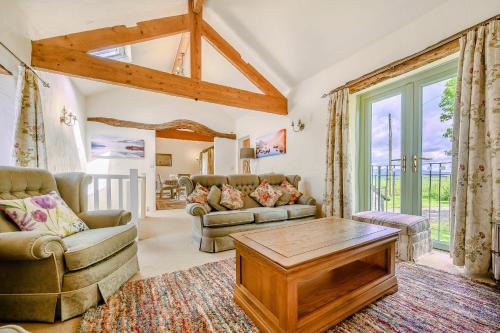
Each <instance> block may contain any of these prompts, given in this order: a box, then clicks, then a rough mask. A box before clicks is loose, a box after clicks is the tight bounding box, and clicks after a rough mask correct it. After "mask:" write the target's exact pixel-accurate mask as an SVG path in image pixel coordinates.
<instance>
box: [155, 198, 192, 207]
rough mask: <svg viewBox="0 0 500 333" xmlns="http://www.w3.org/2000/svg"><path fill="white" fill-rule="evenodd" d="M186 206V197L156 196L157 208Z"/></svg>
mask: <svg viewBox="0 0 500 333" xmlns="http://www.w3.org/2000/svg"><path fill="white" fill-rule="evenodd" d="M184 207H186V200H185V199H165V198H160V197H159V196H156V209H157V210H169V209H181V208H184Z"/></svg>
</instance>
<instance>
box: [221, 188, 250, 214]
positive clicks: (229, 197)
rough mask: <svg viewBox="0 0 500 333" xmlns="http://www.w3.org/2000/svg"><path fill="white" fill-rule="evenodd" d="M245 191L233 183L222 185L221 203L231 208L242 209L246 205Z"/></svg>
mask: <svg viewBox="0 0 500 333" xmlns="http://www.w3.org/2000/svg"><path fill="white" fill-rule="evenodd" d="M244 197H245V193H243V192H241V191H239V190H237V189H236V188H234V187H232V186H231V185H227V184H224V185H222V194H221V199H220V204H221V205H222V206H224V207H226V208H229V209H241V208H243V206H244V201H243V200H244Z"/></svg>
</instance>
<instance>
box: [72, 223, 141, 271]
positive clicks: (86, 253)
mask: <svg viewBox="0 0 500 333" xmlns="http://www.w3.org/2000/svg"><path fill="white" fill-rule="evenodd" d="M136 237H137V228H136V226H135V225H134V224H132V223H129V224H126V225H121V226H117V227H111V228H99V229H90V230H86V231H82V232H79V233H77V234H74V235H71V236H69V237H66V238H64V239H63V241H64V244H65V245H66V247H67V248H68V251H66V252H65V253H64V260H65V262H66V267H67V268H68V269H69V270H70V271H76V270H78V269H82V268H85V267H88V266H90V265H93V264H95V263H97V262H99V261H101V260H104V259H106V258H108V257H110V256H111V255H113V254H115V253H116V252H118V251H120V250H121V249H123V248H124V247H126V246H127V245H129V244H131V243H133V242H134V241H135V238H136Z"/></svg>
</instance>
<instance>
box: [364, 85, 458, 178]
mask: <svg viewBox="0 0 500 333" xmlns="http://www.w3.org/2000/svg"><path fill="white" fill-rule="evenodd" d="M445 83H446V80H445V81H441V82H437V83H434V84H431V85H428V86H425V87H424V88H423V93H422V104H423V117H422V138H423V140H422V141H423V142H422V156H423V157H429V158H432V160H431V161H432V162H447V161H450V160H451V159H450V157H449V156H447V155H446V151H448V150H450V149H451V142H450V141H449V140H448V139H446V138H444V137H443V134H444V133H445V131H446V129H447V128H448V127H451V126H452V121H451V120H450V121H446V122H441V120H440V119H439V116H440V114H441V108H440V107H439V102H440V100H441V95H442V92H443V89H444V86H445ZM389 113H390V114H391V117H392V135H393V138H392V145H393V147H392V158H393V159H397V158H401V95H396V96H393V97H390V98H387V99H385V100H382V101H378V102H375V103H373V104H372V164H376V165H387V164H388V155H389V144H388V141H389V135H388V133H389V126H388V114H389ZM429 162H430V161H425V162H423V163H429ZM397 163H399V162H397ZM433 169H435V170H436V168H433Z"/></svg>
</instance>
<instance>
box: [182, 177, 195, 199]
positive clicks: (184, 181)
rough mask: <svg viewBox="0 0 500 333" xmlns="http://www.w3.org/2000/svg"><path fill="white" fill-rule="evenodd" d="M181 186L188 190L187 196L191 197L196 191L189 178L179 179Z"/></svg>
mask: <svg viewBox="0 0 500 333" xmlns="http://www.w3.org/2000/svg"><path fill="white" fill-rule="evenodd" d="M179 185H180V186H182V187H185V188H186V195H190V194H191V192H193V190H194V186H193V182H192V181H191V179H189V177H186V176H181V177H179Z"/></svg>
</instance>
